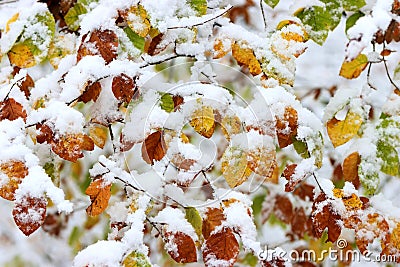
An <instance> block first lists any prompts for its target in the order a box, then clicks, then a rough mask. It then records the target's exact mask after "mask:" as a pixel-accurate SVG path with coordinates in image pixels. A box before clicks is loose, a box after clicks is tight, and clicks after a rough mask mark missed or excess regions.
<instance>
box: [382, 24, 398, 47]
mask: <svg viewBox="0 0 400 267" xmlns="http://www.w3.org/2000/svg"><path fill="white" fill-rule="evenodd" d="M385 41H386V43H391V42H392V41H395V42H398V41H400V23H398V22H397V21H396V20H394V19H393V20H392V21H391V22H390V24H389V26H388V27H387V29H386V31H385Z"/></svg>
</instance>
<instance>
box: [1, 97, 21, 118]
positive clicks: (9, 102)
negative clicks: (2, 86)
mask: <svg viewBox="0 0 400 267" xmlns="http://www.w3.org/2000/svg"><path fill="white" fill-rule="evenodd" d="M26 116H27V114H26V111H25V109H24V107H23V106H22V105H21V104H20V103H18V102H17V101H15V99H14V98H7V99H6V100H4V101H1V102H0V121H1V120H10V121H13V120H16V119H18V118H23V119H24V120H25V119H26Z"/></svg>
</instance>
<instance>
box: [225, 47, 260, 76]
mask: <svg viewBox="0 0 400 267" xmlns="http://www.w3.org/2000/svg"><path fill="white" fill-rule="evenodd" d="M232 56H233V57H234V58H235V59H236V61H237V62H238V64H239V65H240V66H246V67H247V68H249V71H250V73H251V74H252V75H258V74H260V73H261V72H262V69H261V65H260V62H258V60H257V58H256V56H255V55H254V52H253V50H252V49H251V48H243V47H241V46H240V45H239V44H238V43H237V42H236V43H234V44H233V45H232Z"/></svg>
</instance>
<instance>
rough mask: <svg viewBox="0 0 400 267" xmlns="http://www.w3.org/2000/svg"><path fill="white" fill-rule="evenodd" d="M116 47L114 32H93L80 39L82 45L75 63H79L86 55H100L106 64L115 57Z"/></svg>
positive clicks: (116, 40) (116, 41)
mask: <svg viewBox="0 0 400 267" xmlns="http://www.w3.org/2000/svg"><path fill="white" fill-rule="evenodd" d="M88 37H89V39H88ZM87 39H88V40H87ZM117 47H118V37H117V35H116V34H115V32H113V31H111V30H94V31H93V32H91V33H88V34H85V35H84V36H83V37H82V43H81V45H80V46H79V49H78V53H77V61H78V62H79V61H80V60H81V59H82V58H83V57H84V56H87V55H92V56H94V55H100V56H101V57H102V58H103V59H104V60H105V61H106V63H107V64H108V63H110V62H111V61H112V60H113V59H115V58H116V57H117Z"/></svg>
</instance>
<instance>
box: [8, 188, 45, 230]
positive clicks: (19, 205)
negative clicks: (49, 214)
mask: <svg viewBox="0 0 400 267" xmlns="http://www.w3.org/2000/svg"><path fill="white" fill-rule="evenodd" d="M46 206H47V201H46V198H44V197H36V196H31V195H29V194H28V195H24V196H22V197H21V198H19V199H17V200H16V201H15V202H14V209H13V211H12V214H13V217H14V221H15V224H16V225H17V226H18V228H19V229H20V230H21V232H22V233H24V235H26V236H29V235H31V234H32V233H33V232H35V231H36V230H37V229H39V227H40V226H41V225H42V224H43V223H44V220H45V218H46Z"/></svg>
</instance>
